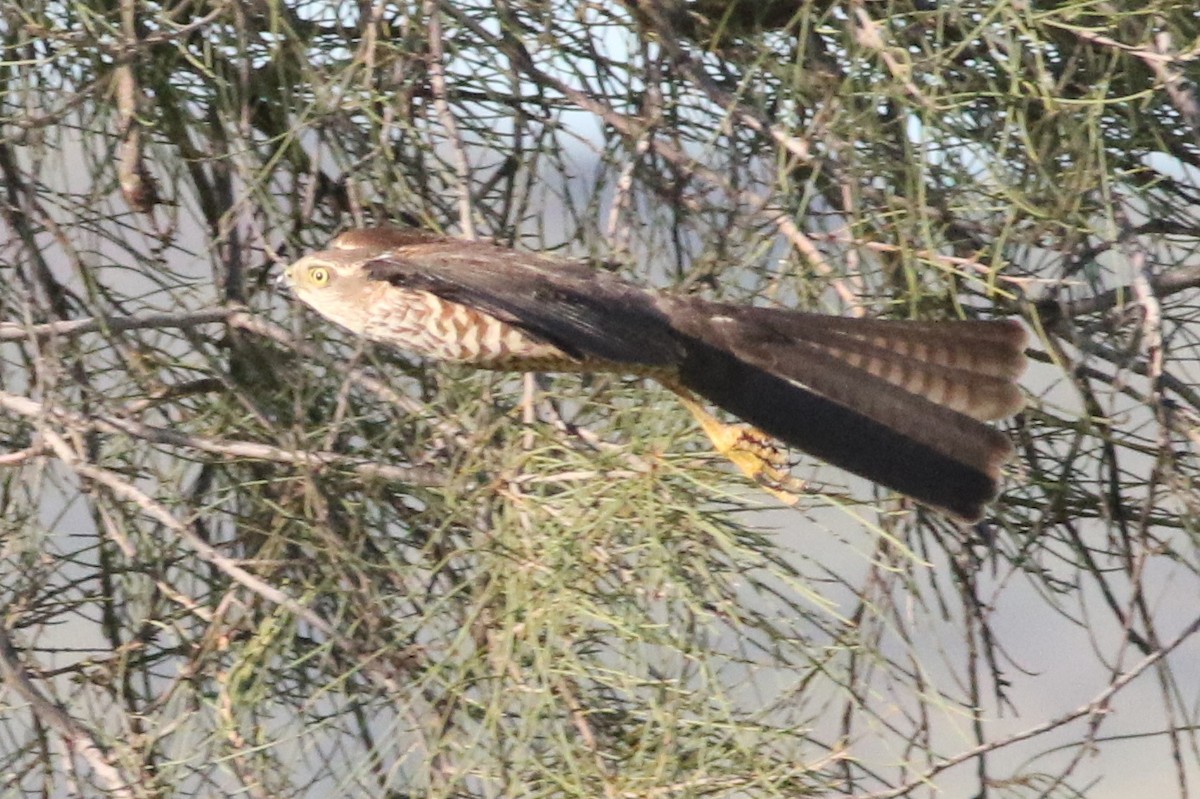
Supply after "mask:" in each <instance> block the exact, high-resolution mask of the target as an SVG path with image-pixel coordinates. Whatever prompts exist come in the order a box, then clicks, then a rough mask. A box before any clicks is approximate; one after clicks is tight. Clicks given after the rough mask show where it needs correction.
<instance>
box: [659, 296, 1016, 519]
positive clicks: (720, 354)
mask: <svg viewBox="0 0 1200 799" xmlns="http://www.w3.org/2000/svg"><path fill="white" fill-rule="evenodd" d="M681 310H683V309H681ZM698 311H699V312H700V313H697V312H698ZM673 317H674V318H673V319H672V321H673V322H675V323H677V324H676V329H677V331H678V332H679V333H680V334H682V335H681V339H682V340H683V342H684V345H685V346H684V351H685V355H684V358H683V360H682V362H681V365H680V373H679V380H680V382H681V384H682V385H683V386H685V387H686V388H688V389H690V390H692V391H694V392H696V393H697V394H700V395H701V396H703V397H705V398H707V399H708V400H709V401H711V402H713V403H714V404H716V405H718V406H720V407H721V408H724V409H725V410H727V411H729V412H730V413H732V414H734V415H736V416H738V417H740V418H742V419H744V420H746V421H748V422H750V423H752V424H754V425H755V426H757V427H758V428H760V429H761V430H763V431H764V432H766V433H769V434H771V435H773V436H775V437H777V438H779V439H780V440H782V441H784V442H786V443H787V444H789V445H791V446H793V447H796V448H798V449H800V450H803V451H805V452H807V453H809V454H811V455H814V456H816V457H818V458H820V459H822V460H824V461H827V462H829V463H831V464H834V465H835V466H839V467H841V468H843V469H845V470H847V471H849V472H853V473H854V474H857V475H860V476H862V477H866V478H868V479H870V480H873V481H875V482H877V483H880V484H881V485H884V486H887V487H888V488H892V489H895V490H896V491H899V492H901V493H903V494H907V495H908V496H910V497H913V498H914V499H917V500H919V501H921V502H923V503H926V504H928V505H932V506H935V507H938V508H942V509H944V510H947V511H950V512H951V513H954V514H955V515H957V516H960V517H962V518H964V519H967V520H975V519H978V518H980V517H981V516H982V514H983V507H984V505H986V504H987V503H988V502H989V501H990V500H992V499H993V498H994V497H995V495H996V491H997V483H998V480H999V475H1000V467H1001V466H1002V465H1003V464H1004V463H1005V462H1006V461H1007V460H1008V459H1009V458H1010V457H1011V454H1012V446H1011V444H1010V443H1009V441H1008V439H1007V437H1006V436H1004V435H1003V434H1001V433H1000V432H998V431H996V430H994V429H992V428H991V427H989V426H987V425H986V424H984V423H983V421H982V420H987V419H996V418H1003V417H1004V416H1009V415H1011V414H1013V413H1015V412H1016V411H1017V410H1019V408H1020V406H1021V397H1020V393H1019V392H1018V390H1017V388H1016V385H1015V378H1016V377H1017V376H1018V375H1019V374H1020V373H1021V371H1022V370H1023V369H1024V355H1023V352H1022V350H1023V346H1024V341H1025V333H1024V331H1023V330H1022V328H1021V327H1020V326H1019V325H1017V324H1016V323H1012V322H940V323H919V322H912V323H910V322H900V321H886V320H859V319H842V318H830V317H823V316H816V315H810V314H803V313H797V312H791V311H779V310H774V309H760V308H744V307H737V306H724V305H712V304H707V303H698V302H695V303H690V304H689V307H687V308H686V310H685V312H684V313H682V314H678V315H673Z"/></svg>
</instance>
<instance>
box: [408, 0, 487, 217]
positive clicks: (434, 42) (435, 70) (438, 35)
mask: <svg viewBox="0 0 1200 799" xmlns="http://www.w3.org/2000/svg"><path fill="white" fill-rule="evenodd" d="M421 11H422V12H423V13H424V15H425V19H426V20H427V24H428V26H429V39H428V43H429V58H428V59H427V60H426V67H427V68H428V70H429V88H430V90H431V91H432V92H433V106H434V108H436V109H437V113H438V119H439V120H440V121H441V123H442V127H443V128H445V130H446V135H447V136H448V137H449V138H450V146H451V149H452V150H453V151H454V171H455V173H456V175H457V177H458V223H459V225H461V226H462V233H463V236H464V237H466V238H468V239H474V238H475V224H474V222H473V220H472V219H471V206H472V203H471V167H470V165H469V164H468V163H467V153H466V150H465V149H464V148H463V142H462V136H461V135H459V132H458V125H457V124H456V123H455V121H454V114H452V113H450V103H449V102H447V101H446V94H447V92H446V72H445V69H444V66H443V63H442V62H443V61H445V58H446V52H445V50H444V49H443V47H442V21H441V19H440V18H439V16H438V15H439V13H440V11H439V9H438V4H437V3H436V2H434V0H425V2H424V3H422V4H421Z"/></svg>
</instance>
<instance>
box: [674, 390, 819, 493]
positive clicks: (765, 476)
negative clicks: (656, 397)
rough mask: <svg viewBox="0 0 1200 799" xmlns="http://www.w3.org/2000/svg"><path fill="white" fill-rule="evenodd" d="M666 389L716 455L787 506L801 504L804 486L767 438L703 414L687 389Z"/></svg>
mask: <svg viewBox="0 0 1200 799" xmlns="http://www.w3.org/2000/svg"><path fill="white" fill-rule="evenodd" d="M669 388H670V389H671V390H672V391H674V392H675V393H676V394H678V395H679V400H680V402H682V403H683V405H684V407H685V408H687V409H688V410H689V411H691V412H692V416H694V417H696V421H697V422H699V423H700V426H701V427H702V428H704V432H705V434H706V435H707V436H708V438H709V440H710V441H712V443H713V446H714V447H716V449H717V452H719V453H721V454H722V455H724V456H725V457H726V458H728V459H729V460H730V461H732V462H733V465H734V466H736V467H738V469H740V470H741V472H742V474H744V475H746V476H747V477H749V478H750V479H751V480H753V481H754V482H756V483H758V484H759V485H760V486H762V488H763V490H765V491H766V492H768V493H770V494H772V495H774V496H775V497H776V498H778V499H779V500H780V501H781V502H783V503H784V504H786V505H795V504H796V503H797V502H799V501H800V497H799V493H801V492H803V491H804V483H803V481H801V480H797V479H795V478H794V477H792V476H791V475H790V474H789V473H788V463H787V458H786V457H784V453H783V451H782V450H781V449H780V448H779V446H778V445H776V444H775V442H774V440H773V439H772V438H771V437H770V436H768V435H767V434H766V433H764V432H762V431H761V430H759V429H757V428H755V427H751V426H750V425H733V424H725V423H724V422H722V421H720V420H719V419H717V418H716V417H715V416H713V415H712V414H711V413H709V412H708V411H706V410H705V409H704V406H703V405H701V404H700V401H699V400H697V399H696V397H695V396H694V395H693V394H692V393H691V392H690V391H688V390H687V389H684V388H681V387H679V386H669Z"/></svg>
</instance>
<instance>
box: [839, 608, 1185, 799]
mask: <svg viewBox="0 0 1200 799" xmlns="http://www.w3.org/2000/svg"><path fill="white" fill-rule="evenodd" d="M1197 632H1200V616H1197V617H1196V618H1195V619H1193V620H1192V622H1191V624H1189V625H1188V626H1187V627H1185V628H1184V629H1183V631H1182V632H1180V633H1179V635H1177V636H1175V638H1173V639H1171V640H1170V641H1169V642H1168V643H1167V644H1166V645H1165V646H1163V647H1162V648H1161V649H1159V650H1158V651H1156V652H1153V653H1151V654H1149V655H1147V656H1146V657H1145V658H1143V659H1142V660H1141V661H1140V662H1139V663H1138V664H1137V665H1135V666H1134V667H1133V668H1132V669H1130V670H1129V671H1127V672H1125V673H1124V674H1122V675H1121V676H1120V677H1117V678H1116V679H1115V680H1113V681H1112V682H1111V683H1109V685H1108V687H1107V688H1105V689H1104V690H1103V691H1101V692H1100V693H1099V694H1098V695H1097V696H1096V698H1095V699H1093V700H1092V701H1091V702H1088V703H1087V704H1086V705H1083V706H1082V707H1078V708H1076V709H1075V710H1072V711H1070V712H1069V713H1065V714H1063V715H1062V716H1059V717H1058V718H1054V719H1050V720H1049V721H1046V722H1043V723H1041V724H1038V725H1037V726H1034V727H1030V728H1029V729H1027V730H1024V731H1022V732H1018V733H1015V734H1013V735H1010V736H1008V737H1007V738H1000V739H998V740H995V741H992V742H990V743H985V744H980V745H979V746H976V747H974V748H972V749H968V750H967V751H965V752H960V753H959V754H957V755H955V756H954V757H949V758H946V759H945V760H943V761H942V762H941V763H938V764H937V765H936V766H933V767H932V768H929V769H927V770H926V771H925V772H924V773H923V774H921V775H919V776H917V777H914V778H913V779H911V780H909V781H908V782H907V783H905V784H904V785H901V786H899V787H897V788H892V789H891V790H887V791H879V792H876V793H869V794H863V795H861V796H859V797H857V799H894V798H895V797H898V796H904V795H906V794H908V793H909V792H911V791H913V790H915V789H916V788H918V787H920V786H922V785H927V784H929V781H930V780H932V779H933V778H934V777H935V776H937V775H938V774H940V773H941V772H943V771H945V770H946V769H948V768H951V767H952V766H957V765H958V764H959V763H964V762H966V761H968V760H970V759H971V758H974V757H979V756H980V755H984V754H987V753H989V752H994V751H996V750H997V749H1000V748H1002V747H1005V746H1009V745H1010V744H1014V743H1017V742H1019V741H1024V740H1027V739H1029V738H1034V737H1036V736H1038V735H1042V734H1043V733H1046V732H1049V731H1050V730H1053V729H1057V728H1059V727H1062V726H1064V725H1066V724H1068V723H1070V722H1072V721H1074V720H1075V719H1078V718H1082V717H1083V716H1095V715H1099V714H1103V713H1107V712H1108V710H1109V708H1108V703H1109V701H1110V700H1111V699H1112V698H1113V696H1114V695H1115V694H1116V693H1117V691H1120V690H1121V689H1122V688H1124V687H1125V686H1126V685H1128V684H1129V683H1131V682H1133V681H1134V680H1135V679H1137V677H1138V676H1139V675H1141V673H1142V672H1144V671H1145V670H1146V669H1148V668H1150V667H1151V666H1153V665H1154V664H1156V663H1158V662H1159V661H1160V660H1162V659H1163V658H1165V657H1166V656H1167V655H1169V654H1170V653H1171V652H1172V651H1174V650H1175V649H1176V648H1178V647H1179V645H1180V644H1182V643H1183V642H1184V641H1186V640H1187V639H1188V638H1191V637H1192V636H1193V635H1195V634H1196V633H1197Z"/></svg>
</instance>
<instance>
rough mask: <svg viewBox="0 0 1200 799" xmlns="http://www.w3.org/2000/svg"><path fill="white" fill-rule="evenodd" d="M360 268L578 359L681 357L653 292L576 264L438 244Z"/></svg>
mask: <svg viewBox="0 0 1200 799" xmlns="http://www.w3.org/2000/svg"><path fill="white" fill-rule="evenodd" d="M364 269H365V270H366V273H367V276H368V277H369V278H371V279H373V280H383V281H387V282H388V283H391V284H392V285H394V286H398V287H402V288H407V289H414V290H421V291H428V292H430V293H431V294H435V295H437V296H438V297H440V298H442V299H444V300H448V301H450V302H455V303H459V304H461V305H466V306H468V307H471V308H476V309H478V310H481V311H484V312H486V313H488V314H491V315H492V316H494V317H496V318H498V319H500V320H501V321H503V322H506V323H508V324H511V325H513V326H515V327H518V328H520V329H521V330H522V331H524V332H526V333H528V334H530V335H533V336H535V337H537V338H540V339H542V340H544V341H546V342H549V343H551V344H553V345H555V346H556V347H558V348H559V349H561V350H563V351H564V352H566V353H568V354H570V355H572V356H573V357H576V358H579V359H581V360H586V359H602V360H605V361H610V362H614V363H623V364H629V365H631V366H669V365H674V364H676V363H678V362H679V360H680V358H681V357H682V349H681V347H680V345H679V343H678V342H677V341H676V340H675V339H674V338H673V337H672V336H671V326H670V323H669V321H668V320H667V317H666V315H665V314H663V313H662V312H661V311H660V310H659V309H658V308H657V307H656V305H655V300H654V295H653V294H650V293H649V292H647V291H645V290H643V289H640V288H638V287H637V286H634V285H632V284H629V283H626V282H624V281H623V280H621V279H619V278H617V277H614V276H612V275H609V274H605V273H603V272H597V271H595V270H593V269H591V268H589V267H587V266H586V265H584V264H579V263H573V262H569V261H560V260H557V259H552V258H547V257H544V256H540V255H536V254H533V253H524V252H519V251H517V250H509V249H506V248H503V247H498V246H496V245H492V244H487V243H484V242H465V241H458V240H453V239H442V240H434V241H426V242H421V243H415V244H412V245H410V246H402V247H398V248H396V249H394V250H393V251H391V252H389V253H387V254H386V255H382V256H380V257H378V258H374V259H372V260H371V261H369V262H367V263H366V264H365V266H364Z"/></svg>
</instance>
